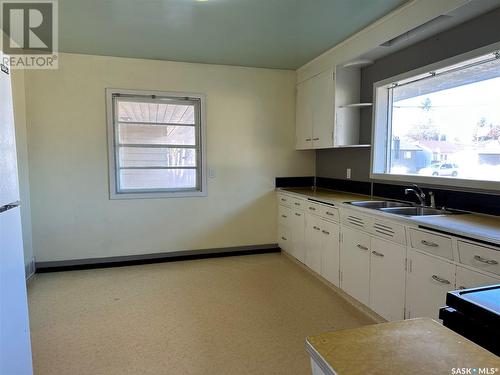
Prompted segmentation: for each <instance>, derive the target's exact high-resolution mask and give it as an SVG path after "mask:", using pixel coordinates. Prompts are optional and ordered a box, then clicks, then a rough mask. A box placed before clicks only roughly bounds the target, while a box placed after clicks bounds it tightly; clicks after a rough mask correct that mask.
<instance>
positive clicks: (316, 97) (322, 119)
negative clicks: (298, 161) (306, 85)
mask: <svg viewBox="0 0 500 375" xmlns="http://www.w3.org/2000/svg"><path fill="white" fill-rule="evenodd" d="M334 82H335V81H334V74H333V70H327V71H326V72H323V73H321V74H318V75H317V76H315V77H313V78H312V79H311V84H312V86H311V99H312V124H313V126H312V136H313V138H312V140H313V148H329V147H332V146H333V127H334V107H335V103H334V101H335V89H334Z"/></svg>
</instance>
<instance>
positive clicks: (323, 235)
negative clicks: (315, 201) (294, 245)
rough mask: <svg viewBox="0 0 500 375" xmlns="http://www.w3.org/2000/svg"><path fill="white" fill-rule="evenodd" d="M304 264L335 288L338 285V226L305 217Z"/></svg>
mask: <svg viewBox="0 0 500 375" xmlns="http://www.w3.org/2000/svg"><path fill="white" fill-rule="evenodd" d="M305 247H306V256H305V264H306V266H308V267H309V268H310V269H312V270H313V271H314V272H316V273H318V274H320V275H321V276H323V277H324V278H325V279H327V280H328V281H330V282H331V283H332V284H334V285H335V286H340V283H339V264H340V263H339V225H338V224H336V223H332V222H330V221H328V220H325V219H322V218H321V217H319V216H316V215H312V214H307V215H306V233H305Z"/></svg>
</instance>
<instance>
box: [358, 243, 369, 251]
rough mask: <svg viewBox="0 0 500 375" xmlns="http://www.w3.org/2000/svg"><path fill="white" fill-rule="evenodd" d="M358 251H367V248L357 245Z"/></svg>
mask: <svg viewBox="0 0 500 375" xmlns="http://www.w3.org/2000/svg"><path fill="white" fill-rule="evenodd" d="M357 246H358V249H361V250H368V248H367V247H366V246H363V245H360V244H358V245H357Z"/></svg>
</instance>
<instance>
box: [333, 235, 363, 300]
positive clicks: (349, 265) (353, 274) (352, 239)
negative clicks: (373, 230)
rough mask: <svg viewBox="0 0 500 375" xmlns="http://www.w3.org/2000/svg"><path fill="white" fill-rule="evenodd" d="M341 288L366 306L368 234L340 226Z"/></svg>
mask: <svg viewBox="0 0 500 375" xmlns="http://www.w3.org/2000/svg"><path fill="white" fill-rule="evenodd" d="M340 262H341V265H342V266H341V282H340V285H341V288H342V289H343V290H344V291H345V292H346V293H348V294H349V295H351V296H352V297H354V298H356V299H357V300H358V301H360V302H361V303H363V304H365V305H366V306H368V304H369V303H370V236H369V235H368V234H366V233H363V232H360V231H357V230H353V229H350V228H348V227H345V226H343V227H342V242H341V244H340Z"/></svg>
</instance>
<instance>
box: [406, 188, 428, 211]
mask: <svg viewBox="0 0 500 375" xmlns="http://www.w3.org/2000/svg"><path fill="white" fill-rule="evenodd" d="M412 186H413V188H408V189H405V194H406V195H408V194H410V193H414V194H415V195H416V196H417V198H418V200H419V202H420V205H421V206H422V207H423V206H425V198H426V196H425V193H424V192H423V190H422V189H420V187H419V186H418V185H415V184H414V185H412Z"/></svg>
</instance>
